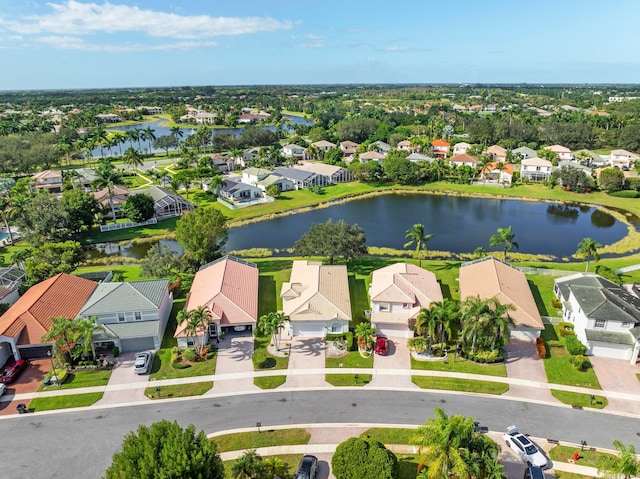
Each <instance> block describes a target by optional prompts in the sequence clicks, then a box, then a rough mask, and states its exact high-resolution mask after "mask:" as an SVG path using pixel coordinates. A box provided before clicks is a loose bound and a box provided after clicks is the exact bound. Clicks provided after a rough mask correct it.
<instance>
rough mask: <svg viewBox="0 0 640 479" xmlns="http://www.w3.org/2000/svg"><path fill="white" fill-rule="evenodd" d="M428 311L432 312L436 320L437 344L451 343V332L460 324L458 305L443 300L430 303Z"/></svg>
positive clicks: (452, 301) (454, 302)
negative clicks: (431, 310)
mask: <svg viewBox="0 0 640 479" xmlns="http://www.w3.org/2000/svg"><path fill="white" fill-rule="evenodd" d="M429 309H433V310H434V315H435V317H436V318H437V319H436V323H437V329H438V337H439V342H440V343H444V342H449V341H451V336H452V335H453V330H454V328H455V327H456V326H458V324H459V322H460V303H459V302H458V301H454V300H452V299H449V298H445V299H443V300H442V301H438V302H435V303H431V305H429ZM445 338H446V341H445Z"/></svg>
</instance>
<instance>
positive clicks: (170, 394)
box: [144, 381, 213, 399]
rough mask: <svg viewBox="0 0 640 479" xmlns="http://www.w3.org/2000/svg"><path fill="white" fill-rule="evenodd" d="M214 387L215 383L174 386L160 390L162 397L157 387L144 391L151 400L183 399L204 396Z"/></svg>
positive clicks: (163, 387)
mask: <svg viewBox="0 0 640 479" xmlns="http://www.w3.org/2000/svg"><path fill="white" fill-rule="evenodd" d="M212 387H213V381H204V382H201V383H190V384H172V385H170V386H162V387H161V388H160V396H158V391H157V390H156V387H149V388H146V389H145V390H144V394H145V396H147V397H150V398H151V399H169V398H182V397H187V396H202V395H203V394H204V393H206V392H207V391H208V390H209V389H211V388H212Z"/></svg>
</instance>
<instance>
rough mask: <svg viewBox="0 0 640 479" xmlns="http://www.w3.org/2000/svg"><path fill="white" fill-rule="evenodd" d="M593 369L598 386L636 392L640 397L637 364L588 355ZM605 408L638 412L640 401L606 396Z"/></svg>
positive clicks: (605, 388)
mask: <svg viewBox="0 0 640 479" xmlns="http://www.w3.org/2000/svg"><path fill="white" fill-rule="evenodd" d="M589 360H590V361H591V364H593V370H594V371H595V373H596V376H598V381H600V386H601V387H602V389H604V390H605V391H619V392H624V393H628V394H636V395H637V396H638V397H640V381H639V380H638V377H637V376H636V374H640V367H638V365H637V364H633V365H632V364H629V361H624V360H621V359H610V358H598V357H595V356H590V357H589ZM607 399H609V406H607V409H611V410H614V411H620V412H626V413H631V414H640V401H627V400H625V399H617V398H607Z"/></svg>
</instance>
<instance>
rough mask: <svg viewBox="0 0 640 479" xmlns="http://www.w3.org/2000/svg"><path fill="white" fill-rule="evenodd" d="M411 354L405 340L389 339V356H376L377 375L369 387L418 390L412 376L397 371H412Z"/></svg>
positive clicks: (375, 367) (374, 364) (374, 363)
mask: <svg viewBox="0 0 640 479" xmlns="http://www.w3.org/2000/svg"><path fill="white" fill-rule="evenodd" d="M410 354H411V353H410V352H409V348H407V340H406V339H405V338H389V343H388V350H387V355H386V356H381V355H379V354H375V355H374V358H373V367H374V369H376V373H377V374H375V375H374V376H373V379H372V381H371V382H370V383H369V384H368V385H367V386H372V387H396V388H417V387H418V386H416V385H415V384H413V383H412V382H411V375H409V374H398V373H397V370H406V371H410V370H411V356H410ZM365 387H366V386H365Z"/></svg>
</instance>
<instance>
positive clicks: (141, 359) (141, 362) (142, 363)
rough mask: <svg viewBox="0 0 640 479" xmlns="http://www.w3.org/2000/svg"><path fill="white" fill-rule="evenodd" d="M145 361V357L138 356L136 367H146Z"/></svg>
mask: <svg viewBox="0 0 640 479" xmlns="http://www.w3.org/2000/svg"><path fill="white" fill-rule="evenodd" d="M145 359H146V357H145V356H138V357H137V358H136V366H144V362H145Z"/></svg>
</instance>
